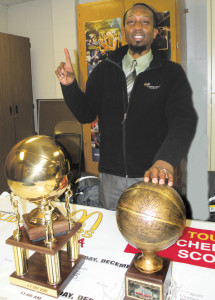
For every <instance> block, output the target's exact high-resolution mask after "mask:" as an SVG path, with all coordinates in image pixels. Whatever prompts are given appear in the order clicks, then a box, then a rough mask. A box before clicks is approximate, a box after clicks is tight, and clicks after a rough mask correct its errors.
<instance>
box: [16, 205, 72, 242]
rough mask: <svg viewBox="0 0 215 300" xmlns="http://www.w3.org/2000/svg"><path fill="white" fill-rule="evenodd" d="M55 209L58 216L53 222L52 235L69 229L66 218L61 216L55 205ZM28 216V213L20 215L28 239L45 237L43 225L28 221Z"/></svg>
mask: <svg viewBox="0 0 215 300" xmlns="http://www.w3.org/2000/svg"><path fill="white" fill-rule="evenodd" d="M55 211H56V212H57V213H58V215H59V218H58V220H56V221H54V222H53V232H54V235H56V234H60V233H62V232H65V231H67V230H69V223H68V220H67V219H66V218H65V217H64V216H63V214H62V213H61V211H60V210H59V209H58V208H57V207H55ZM28 216H29V214H24V215H23V216H22V219H23V225H24V227H25V230H26V232H27V233H28V236H29V239H30V240H37V239H41V238H43V237H45V236H46V231H45V230H46V229H45V225H34V224H31V223H29V221H28Z"/></svg>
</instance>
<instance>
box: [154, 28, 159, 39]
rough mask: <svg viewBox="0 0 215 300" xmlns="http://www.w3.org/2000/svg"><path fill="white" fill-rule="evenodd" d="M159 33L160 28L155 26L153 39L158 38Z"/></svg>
mask: <svg viewBox="0 0 215 300" xmlns="http://www.w3.org/2000/svg"><path fill="white" fill-rule="evenodd" d="M157 34H158V29H157V28H154V34H153V39H155V38H156V36H157Z"/></svg>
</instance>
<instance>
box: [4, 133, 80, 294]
mask: <svg viewBox="0 0 215 300" xmlns="http://www.w3.org/2000/svg"><path fill="white" fill-rule="evenodd" d="M70 168H71V166H70V161H69V159H68V158H67V157H66V155H65V152H64V150H63V148H62V147H61V146H60V145H58V144H57V143H56V141H55V140H54V138H52V137H48V136H44V135H36V136H32V137H29V138H26V139H24V140H22V141H21V142H19V143H18V144H16V145H15V146H14V147H13V148H12V149H11V151H10V152H9V154H8V156H7V159H6V176H7V181H8V185H9V188H10V190H11V196H10V199H11V204H12V205H13V208H14V213H15V216H16V229H15V230H14V232H13V235H12V236H11V237H9V238H8V239H7V240H6V243H7V244H9V245H12V246H13V253H14V262H15V272H13V273H12V274H11V275H10V283H12V284H15V285H18V286H21V287H24V288H27V289H30V290H34V291H37V292H39V293H43V294H46V295H49V296H53V297H56V298H57V297H58V296H59V294H60V292H61V291H62V290H63V289H64V288H65V286H66V285H67V284H68V282H69V281H70V280H71V278H72V277H73V276H74V275H75V273H76V272H77V271H78V269H79V268H80V267H81V265H82V264H83V262H84V256H83V255H80V254H79V247H78V230H79V229H80V228H81V223H78V222H74V221H73V220H72V219H71V217H70V216H71V212H70V205H69V203H70V198H71V196H72V192H71V189H70V184H69V174H70V171H71V170H70ZM63 193H65V209H66V217H65V216H64V215H63V214H62V213H61V211H60V210H59V209H58V208H56V207H54V206H53V203H52V201H53V200H56V199H57V198H58V197H60V196H61V195H62V194H63ZM17 196H18V199H19V198H21V199H23V200H27V201H29V202H32V203H35V204H36V205H37V207H36V208H35V209H33V210H32V211H31V212H30V213H27V214H24V215H23V216H22V219H23V225H24V228H20V214H19V210H18V201H17V199H16V198H17ZM63 248H66V250H62V249H63ZM28 250H32V251H33V252H34V253H33V255H31V256H30V257H29V258H28V252H29V251H28Z"/></svg>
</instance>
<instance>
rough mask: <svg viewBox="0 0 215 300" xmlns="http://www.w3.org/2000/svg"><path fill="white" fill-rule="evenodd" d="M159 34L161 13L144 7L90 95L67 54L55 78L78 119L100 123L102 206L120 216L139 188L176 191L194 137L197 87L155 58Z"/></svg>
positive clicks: (91, 84)
mask: <svg viewBox="0 0 215 300" xmlns="http://www.w3.org/2000/svg"><path fill="white" fill-rule="evenodd" d="M157 32H158V29H157V16H156V13H155V12H154V11H153V10H152V9H151V8H150V7H149V6H148V5H146V4H144V3H137V4H135V5H134V6H133V7H132V8H131V9H129V10H128V11H127V12H126V13H125V16H124V35H125V39H126V41H127V44H128V45H126V46H123V47H121V48H119V49H117V50H116V51H114V52H112V53H111V54H110V55H109V57H108V58H107V59H106V60H104V61H103V62H101V63H100V64H98V65H97V66H96V68H95V69H94V70H93V71H92V73H91V75H90V76H89V79H88V81H87V85H86V92H85V93H83V92H82V91H81V90H80V89H79V87H78V85H77V81H76V79H75V75H74V71H73V68H72V64H71V60H70V56H69V52H68V50H67V49H65V50H64V51H65V55H66V63H61V64H60V66H59V67H58V68H57V70H56V75H57V77H58V79H59V81H60V82H61V86H62V91H63V95H64V98H65V101H66V103H67V105H68V106H69V108H70V109H71V110H72V112H73V113H74V115H75V116H76V118H77V119H78V120H79V121H80V122H81V123H91V122H92V121H94V120H95V119H96V117H97V116H98V119H99V130H100V162H99V172H100V174H99V178H100V201H101V204H102V206H103V207H105V208H107V209H111V210H115V209H116V206H117V202H118V199H119V197H120V195H121V194H122V192H123V191H124V190H125V189H126V188H127V187H128V186H130V185H132V184H134V183H135V182H138V181H140V180H144V181H145V182H148V181H149V180H152V182H153V183H158V182H159V184H164V183H165V181H167V183H168V185H170V186H172V185H173V174H174V168H175V167H176V166H177V165H178V164H179V163H180V161H181V159H182V158H183V157H185V156H186V155H187V152H188V150H189V147H190V144H191V141H192V139H193V136H194V134H195V129H196V123H197V115H196V112H195V110H194V108H193V104H192V99H191V94H192V92H191V88H190V85H189V83H188V81H187V78H186V76H185V73H184V71H183V69H182V68H181V66H179V65H178V64H176V63H173V62H171V61H168V60H164V59H162V58H161V57H159V55H158V54H156V53H152V50H151V45H152V42H153V40H154V39H155V37H156V35H157ZM133 61H134V63H135V64H136V67H135V70H136V75H137V76H136V79H135V81H134V83H133V87H132V88H131V87H130V85H132V83H131V82H129V83H127V84H126V76H127V77H130V76H129V74H131V72H130V66H131V63H133ZM129 72H130V73H129ZM127 74H128V75H127ZM132 74H133V73H132ZM127 88H128V90H127Z"/></svg>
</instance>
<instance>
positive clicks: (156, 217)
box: [116, 181, 186, 300]
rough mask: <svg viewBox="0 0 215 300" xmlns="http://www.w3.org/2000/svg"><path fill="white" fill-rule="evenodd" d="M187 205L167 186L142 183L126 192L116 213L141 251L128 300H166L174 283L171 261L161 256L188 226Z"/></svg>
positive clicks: (128, 286) (128, 284) (131, 275)
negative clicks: (172, 280)
mask: <svg viewBox="0 0 215 300" xmlns="http://www.w3.org/2000/svg"><path fill="white" fill-rule="evenodd" d="M185 216H186V213H185V206H184V203H183V201H182V199H181V197H180V196H179V194H178V193H177V192H176V191H175V190H174V189H173V188H171V187H169V186H167V185H159V184H154V183H151V182H148V183H145V182H143V181H142V182H139V183H136V184H134V185H132V186H131V187H129V188H128V189H127V190H125V191H124V192H123V194H122V196H121V197H120V199H119V203H118V206H117V210H116V219H117V225H118V228H119V230H120V232H121V233H122V235H123V236H124V238H125V239H126V240H127V241H128V242H129V243H130V244H131V245H132V246H134V247H136V248H137V249H139V250H141V252H142V254H141V253H137V254H136V255H135V256H134V259H133V260H132V262H131V265H130V267H129V268H128V270H127V272H126V275H125V300H130V299H156V300H164V299H166V294H167V291H168V286H169V283H170V280H171V269H170V260H168V259H163V258H161V257H160V256H158V255H157V252H159V251H161V250H164V249H166V248H168V247H170V246H171V245H173V244H174V243H175V242H176V241H177V240H178V238H179V237H180V236H181V234H182V232H183V229H184V227H185V223H186V217H185Z"/></svg>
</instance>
